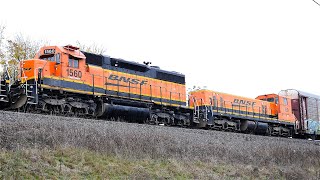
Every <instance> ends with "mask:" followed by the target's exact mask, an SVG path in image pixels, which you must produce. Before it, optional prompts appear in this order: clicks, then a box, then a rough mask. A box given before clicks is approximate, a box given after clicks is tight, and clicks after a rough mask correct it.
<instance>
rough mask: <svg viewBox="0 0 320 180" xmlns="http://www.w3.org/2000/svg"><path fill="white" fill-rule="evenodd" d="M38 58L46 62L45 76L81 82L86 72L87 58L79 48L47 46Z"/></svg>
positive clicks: (42, 49) (41, 50)
mask: <svg viewBox="0 0 320 180" xmlns="http://www.w3.org/2000/svg"><path fill="white" fill-rule="evenodd" d="M36 58H38V59H41V60H46V61H47V62H46V63H47V64H48V66H47V65H45V66H47V67H48V68H46V67H44V68H45V69H44V71H43V75H44V76H56V77H62V78H72V79H76V80H81V78H82V77H83V75H84V74H83V73H84V72H85V70H86V68H85V56H84V55H83V53H82V52H81V51H79V48H77V47H74V46H71V45H67V46H63V47H62V48H61V47H58V46H47V47H43V48H41V49H40V51H39V53H38V55H37V56H36Z"/></svg>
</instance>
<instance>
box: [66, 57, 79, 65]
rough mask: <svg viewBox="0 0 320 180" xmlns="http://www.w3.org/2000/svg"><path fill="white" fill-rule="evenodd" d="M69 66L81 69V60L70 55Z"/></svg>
mask: <svg viewBox="0 0 320 180" xmlns="http://www.w3.org/2000/svg"><path fill="white" fill-rule="evenodd" d="M68 66H69V67H73V68H79V59H78V58H76V57H73V56H70V55H69V59H68Z"/></svg>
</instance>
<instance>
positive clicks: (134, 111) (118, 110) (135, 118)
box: [97, 103, 150, 122]
mask: <svg viewBox="0 0 320 180" xmlns="http://www.w3.org/2000/svg"><path fill="white" fill-rule="evenodd" d="M97 117H99V118H102V119H111V118H115V119H117V118H118V117H120V118H121V119H125V120H127V121H129V122H143V121H145V120H146V119H148V118H150V109H149V108H146V107H134V106H125V105H115V104H108V103H102V104H100V105H99V106H98V109H97Z"/></svg>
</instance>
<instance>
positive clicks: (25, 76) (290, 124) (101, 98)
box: [0, 45, 320, 137]
mask: <svg viewBox="0 0 320 180" xmlns="http://www.w3.org/2000/svg"><path fill="white" fill-rule="evenodd" d="M14 77H16V76H14ZM185 83H186V82H185V76H184V75H183V74H180V73H177V72H170V71H165V70H162V69H160V68H159V67H156V66H149V63H148V62H147V63H144V64H139V63H136V62H132V61H126V60H123V59H116V58H111V57H108V56H102V55H97V54H92V53H88V52H82V51H80V50H79V49H78V48H77V47H74V46H71V45H67V46H63V47H60V46H46V47H42V48H41V49H40V50H39V52H38V53H37V55H36V56H35V58H34V59H29V60H22V61H21V62H20V64H19V75H18V77H17V78H16V79H12V78H11V77H10V75H9V74H8V72H6V73H5V74H4V75H3V76H1V79H0V109H15V110H19V111H20V110H21V111H25V112H31V113H47V114H56V115H64V116H80V117H84V116H85V117H92V118H96V117H97V118H101V119H125V120H126V121H130V122H141V123H142V122H146V123H151V124H164V125H180V126H189V127H199V128H210V129H220V130H228V131H241V132H252V133H259V134H269V135H280V136H293V135H294V136H301V137H310V136H311V135H315V136H316V135H319V134H320V97H319V96H316V95H311V94H308V93H303V92H301V91H297V90H284V91H281V92H280V93H279V95H277V94H266V95H261V96H258V97H257V98H256V99H251V98H245V97H240V96H235V95H230V94H226V93H220V92H215V91H210V90H195V91H192V92H190V93H189V94H188V97H189V98H188V102H189V104H187V95H186V84H185Z"/></svg>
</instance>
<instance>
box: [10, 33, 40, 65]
mask: <svg viewBox="0 0 320 180" xmlns="http://www.w3.org/2000/svg"><path fill="white" fill-rule="evenodd" d="M40 45H41V42H40V41H33V40H30V39H29V38H25V37H24V36H23V35H22V34H18V35H16V36H15V37H14V38H13V39H12V40H8V45H7V51H8V59H9V60H10V61H12V60H14V61H17V62H19V61H21V60H23V59H31V58H34V56H35V55H36V53H37V51H38V50H39V48H40Z"/></svg>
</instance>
